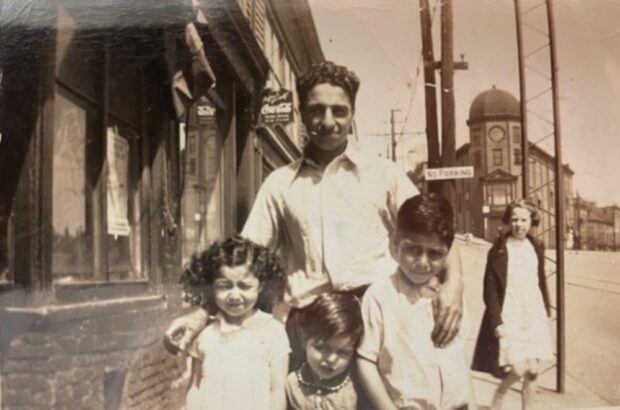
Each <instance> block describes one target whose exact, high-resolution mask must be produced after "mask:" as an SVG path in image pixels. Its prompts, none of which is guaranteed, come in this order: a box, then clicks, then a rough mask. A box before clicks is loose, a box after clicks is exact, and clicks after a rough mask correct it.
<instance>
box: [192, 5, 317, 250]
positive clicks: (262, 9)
mask: <svg viewBox="0 0 620 410" xmlns="http://www.w3.org/2000/svg"><path fill="white" fill-rule="evenodd" d="M212 3H213V2H204V3H201V4H202V6H201V10H202V11H204V13H205V15H207V16H210V15H211V14H214V13H215V10H216V9H217V8H216V7H214V8H211V7H212V6H213V4H212ZM237 6H238V8H239V10H237V13H238V14H239V15H240V16H241V20H242V21H243V22H244V23H245V25H246V28H247V31H248V34H249V35H248V38H247V42H248V43H251V44H252V48H253V50H254V51H255V52H256V59H257V61H260V66H261V81H260V83H259V84H257V86H256V87H255V88H254V89H252V90H250V89H246V90H240V91H238V92H239V93H240V94H241V95H240V96H238V97H237V98H236V101H237V106H236V111H237V117H238V121H237V126H236V135H235V137H236V138H235V141H236V142H235V143H234V144H230V145H229V146H226V143H225V141H226V138H225V135H224V134H223V133H222V129H221V127H220V126H219V125H218V122H217V121H216V120H217V117H218V115H221V113H220V111H223V108H222V107H217V106H215V105H214V104H213V103H212V102H211V101H209V100H208V99H207V98H204V99H202V100H201V101H198V102H197V103H196V104H194V105H193V106H192V108H191V110H190V112H191V114H190V121H189V125H188V132H187V144H186V157H185V158H186V163H185V164H186V165H185V175H186V181H187V183H186V184H185V192H184V197H183V198H184V201H183V203H184V205H183V229H184V232H183V258H184V260H187V259H188V258H189V257H190V256H191V254H192V253H194V252H196V251H197V250H200V249H205V247H207V246H208V245H209V244H210V243H212V242H213V241H215V240H217V239H220V238H221V237H222V236H224V235H227V234H230V233H231V232H233V231H238V230H240V229H241V228H242V227H243V223H244V222H245V219H246V218H247V216H248V214H249V211H250V208H251V205H252V203H253V201H254V197H255V195H256V193H257V191H258V189H259V187H260V185H261V184H262V182H263V180H264V179H265V178H266V176H267V175H268V174H269V173H270V172H271V171H272V170H274V169H275V168H278V167H280V166H282V165H285V164H287V163H289V162H291V161H293V160H294V159H296V158H297V157H299V155H300V154H301V150H302V149H303V145H304V143H305V134H304V129H303V126H302V124H301V116H300V113H299V111H298V97H297V92H296V89H295V84H296V80H297V77H298V76H299V75H301V74H302V73H303V72H304V71H305V70H306V69H307V68H308V67H310V66H311V65H312V64H315V63H318V62H320V61H322V60H323V59H324V57H323V52H322V50H321V47H320V44H319V39H318V35H317V33H316V29H315V26H314V21H313V19H312V14H311V12H310V7H309V5H308V2H307V0H294V1H288V2H282V1H273V0H240V1H239V2H238V3H237ZM208 21H209V24H212V23H211V22H212V18H211V17H208ZM210 31H211V30H209V28H208V26H205V27H204V31H202V33H203V38H204V40H205V44H206V43H208V42H209V40H208V36H209V35H210V34H209V33H210ZM231 47H232V45H231ZM207 52H209V50H207ZM216 77H217V75H216ZM216 81H217V80H216ZM277 93H280V94H285V95H287V96H288V100H287V101H286V102H284V103H283V104H284V105H286V106H287V109H288V110H290V111H289V113H288V114H287V117H288V119H284V120H278V121H271V120H265V115H264V114H263V113H264V112H265V108H264V107H263V105H262V102H263V100H264V98H265V96H269V95H275V94H277ZM239 102H243V105H239ZM227 191H228V192H227ZM231 204H235V206H231Z"/></svg>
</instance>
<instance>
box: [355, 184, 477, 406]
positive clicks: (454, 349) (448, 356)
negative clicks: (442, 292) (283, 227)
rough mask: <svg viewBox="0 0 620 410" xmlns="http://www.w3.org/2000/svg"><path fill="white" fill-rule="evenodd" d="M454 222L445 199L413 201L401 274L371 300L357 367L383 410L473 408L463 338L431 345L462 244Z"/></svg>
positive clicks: (403, 235)
mask: <svg viewBox="0 0 620 410" xmlns="http://www.w3.org/2000/svg"><path fill="white" fill-rule="evenodd" d="M452 221H453V211H452V207H451V206H450V204H449V202H448V201H447V200H446V199H444V198H442V197H440V196H437V195H435V194H423V195H417V196H415V197H413V198H410V199H408V200H407V201H405V202H404V203H403V205H402V206H401V208H400V209H399V211H398V216H397V221H396V231H395V232H394V234H393V235H392V237H391V242H390V251H391V252H392V256H393V257H394V258H395V259H396V261H397V262H398V266H399V268H398V271H397V272H396V273H394V274H393V275H391V276H390V277H387V278H385V279H381V280H378V281H376V282H375V283H373V284H372V285H370V287H369V288H368V290H367V291H366V293H365V295H364V298H363V301H362V317H363V321H364V334H363V337H362V341H361V343H360V345H359V347H358V349H357V354H358V359H357V363H358V369H359V375H360V379H361V382H362V385H363V386H364V388H365V390H366V394H367V395H368V397H369V399H370V401H371V403H372V404H373V405H374V406H375V407H376V408H378V409H404V408H406V409H459V410H461V409H467V408H468V403H469V402H470V398H471V380H470V373H469V366H468V364H467V361H466V357H465V352H464V343H463V340H462V338H461V337H460V336H459V335H457V337H456V338H455V339H454V340H453V341H452V342H451V343H450V344H449V345H447V346H446V347H444V348H438V347H435V346H434V345H433V341H432V340H431V332H432V330H433V327H434V318H433V308H432V301H433V298H434V297H435V296H436V295H437V292H438V290H439V287H440V281H439V279H438V275H440V274H441V273H442V271H443V268H444V262H445V259H446V256H447V255H448V251H449V250H450V247H451V246H452V241H453V240H454V227H453V222H452Z"/></svg>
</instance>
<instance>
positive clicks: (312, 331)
mask: <svg viewBox="0 0 620 410" xmlns="http://www.w3.org/2000/svg"><path fill="white" fill-rule="evenodd" d="M299 326H300V328H301V332H302V335H303V337H304V339H308V338H309V337H316V338H321V339H329V338H332V337H334V336H342V335H347V336H350V337H351V338H352V339H353V341H354V343H355V344H357V342H359V339H360V338H361V336H362V331H363V322H362V313H361V311H360V303H359V300H358V299H357V297H355V296H354V295H352V294H351V293H347V292H331V293H323V294H320V295H319V296H317V298H316V299H315V300H314V302H312V303H311V304H310V305H309V306H307V307H305V308H304V309H302V310H301V311H300V313H299Z"/></svg>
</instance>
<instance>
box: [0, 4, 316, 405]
mask: <svg viewBox="0 0 620 410" xmlns="http://www.w3.org/2000/svg"><path fill="white" fill-rule="evenodd" d="M0 6H1V7H2V22H1V25H0V36H1V38H2V42H1V47H0V135H1V139H0V323H1V324H2V325H1V326H2V329H1V332H0V409H13V408H23V409H27V408H32V409H34V408H54V409H78V408H79V409H119V408H123V409H174V408H179V406H180V404H182V403H181V401H180V400H179V397H180V396H179V395H180V394H182V391H183V390H184V387H185V386H184V384H183V372H184V371H185V361H184V360H181V359H180V358H178V357H175V356H172V355H170V354H168V353H166V352H165V351H164V349H163V347H162V345H161V337H162V334H163V331H164V329H165V328H166V326H167V325H168V324H169V323H170V320H171V318H172V317H175V316H176V315H178V314H179V312H180V309H181V304H180V300H179V299H180V298H179V296H180V295H179V290H178V288H177V287H176V283H177V281H178V276H179V274H180V271H181V268H182V266H183V252H184V249H185V248H186V246H188V244H187V241H186V239H188V238H189V237H190V236H191V235H189V233H188V232H189V229H188V228H191V229H194V234H193V236H191V237H192V238H195V237H200V238H201V241H202V242H201V243H202V244H204V243H207V242H210V241H212V240H215V239H218V238H221V237H223V236H225V235H228V234H230V233H232V232H235V231H236V230H238V229H239V227H240V226H241V225H242V223H243V221H244V220H245V218H246V216H247V213H248V211H249V208H250V205H251V203H252V201H253V199H254V196H255V194H256V191H257V190H258V187H259V185H260V183H261V182H262V179H263V178H264V176H266V174H267V173H268V172H270V170H271V169H273V168H275V167H276V166H279V165H281V164H284V163H286V162H287V161H290V160H291V159H292V158H295V157H296V156H297V155H299V153H300V152H301V147H302V144H303V133H302V131H301V129H300V128H299V126H298V125H299V124H298V117H299V113H295V114H294V115H295V121H293V122H291V123H287V124H283V125H281V126H279V127H278V126H277V125H260V124H259V123H258V118H259V116H258V114H257V111H258V110H259V107H260V104H259V102H260V101H261V97H262V95H263V93H264V90H265V88H266V84H268V85H269V86H270V87H271V88H277V87H280V88H290V89H291V90H292V89H293V88H294V87H293V86H292V84H294V81H295V78H296V76H297V75H299V73H301V72H302V71H303V69H304V68H305V67H307V66H308V65H309V64H311V63H313V62H316V61H319V60H320V59H322V53H321V51H320V47H319V45H318V37H317V36H316V31H315V29H314V23H313V21H312V18H311V14H310V12H309V8H308V4H307V2H306V1H305V0H294V1H290V2H287V4H286V7H282V8H280V7H279V4H278V7H277V8H276V7H274V4H272V3H271V2H269V1H266V0H254V1H251V0H239V1H228V0H219V1H218V0H209V1H196V0H195V1H176V0H166V1H162V2H157V3H156V4H152V3H149V4H145V3H143V2H135V1H118V2H114V3H113V4H112V5H111V4H109V3H105V4H104V3H102V4H101V5H99V6H98V5H96V4H93V3H92V2H88V4H82V2H75V1H70V0H58V1H53V2H26V3H24V2H21V1H17V0H9V1H7V0H5V1H4V2H2V3H0ZM292 50H296V51H295V52H293V51H292ZM190 187H191V188H192V189H193V190H194V192H193V194H191V195H190V194H188V191H189V188H190ZM192 195H193V196H192ZM190 202H191V203H192V206H193V208H188V207H187V204H188V203H190ZM200 229H203V230H205V232H206V234H204V233H200V232H199V230H200ZM201 235H202V236H201ZM203 237H204V239H202V238H203ZM192 246H194V248H193V249H192V251H193V250H195V249H197V248H198V246H197V245H196V244H192Z"/></svg>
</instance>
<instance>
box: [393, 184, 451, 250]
mask: <svg viewBox="0 0 620 410" xmlns="http://www.w3.org/2000/svg"><path fill="white" fill-rule="evenodd" d="M396 228H397V232H398V235H399V237H401V238H402V237H406V236H407V235H411V234H421V235H428V236H436V237H437V238H438V239H439V240H440V241H441V242H442V243H443V244H445V245H446V246H448V247H450V246H452V242H453V241H454V211H453V210H452V205H450V202H449V201H448V200H447V199H445V198H444V197H442V196H440V195H437V194H435V193H433V192H430V193H427V194H420V195H416V196H414V197H411V198H409V199H407V200H406V201H405V202H404V203H403V204H402V205H401V207H400V209H399V210H398V216H397V218H396Z"/></svg>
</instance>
